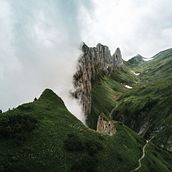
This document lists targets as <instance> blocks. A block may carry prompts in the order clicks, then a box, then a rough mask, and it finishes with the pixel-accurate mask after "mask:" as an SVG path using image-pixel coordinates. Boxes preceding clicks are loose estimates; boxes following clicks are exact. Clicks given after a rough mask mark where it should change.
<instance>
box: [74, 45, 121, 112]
mask: <svg viewBox="0 0 172 172" xmlns="http://www.w3.org/2000/svg"><path fill="white" fill-rule="evenodd" d="M82 52H83V54H82V56H81V58H80V59H79V61H78V66H77V72H76V74H75V75H74V77H73V81H74V86H75V89H76V91H75V93H74V96H75V97H76V98H79V99H80V101H81V103H82V106H83V111H84V113H85V115H88V114H90V112H91V89H92V82H93V81H94V80H95V79H96V77H98V76H99V75H100V74H104V75H109V74H111V73H112V71H113V70H114V69H115V68H117V67H120V66H122V65H123V60H122V55H121V51H120V49H119V48H117V50H116V52H115V53H114V54H113V55H111V53H110V50H109V48H108V47H107V46H104V45H102V44H97V46H96V47H91V48H90V47H88V46H87V45H86V44H84V43H83V46H82Z"/></svg>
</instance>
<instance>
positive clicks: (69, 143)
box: [64, 134, 84, 151]
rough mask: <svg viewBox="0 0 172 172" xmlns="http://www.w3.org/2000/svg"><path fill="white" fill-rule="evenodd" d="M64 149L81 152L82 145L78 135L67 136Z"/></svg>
mask: <svg viewBox="0 0 172 172" xmlns="http://www.w3.org/2000/svg"><path fill="white" fill-rule="evenodd" d="M64 147H65V149H66V150H68V151H83V150H84V144H83V142H82V140H81V139H80V138H79V136H78V135H75V134H68V136H67V139H66V140H65V141H64Z"/></svg>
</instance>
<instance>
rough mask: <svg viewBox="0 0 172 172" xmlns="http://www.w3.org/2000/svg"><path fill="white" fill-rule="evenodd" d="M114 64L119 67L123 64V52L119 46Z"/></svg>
mask: <svg viewBox="0 0 172 172" xmlns="http://www.w3.org/2000/svg"><path fill="white" fill-rule="evenodd" d="M113 65H114V66H117V67H119V66H121V65H123V59H122V54H121V50H120V49H119V48H117V49H116V51H115V53H114V54H113Z"/></svg>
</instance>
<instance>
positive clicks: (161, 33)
mask: <svg viewBox="0 0 172 172" xmlns="http://www.w3.org/2000/svg"><path fill="white" fill-rule="evenodd" d="M171 7H172V1H171V0H0V8H1V10H0V40H1V41H0V109H2V110H7V109H8V108H12V107H16V106H17V105H19V104H21V103H24V102H28V101H32V100H33V98H34V97H36V96H37V97H38V96H39V95H40V93H41V92H42V91H43V90H44V89H45V88H47V87H48V88H52V89H53V90H54V91H55V92H56V93H57V94H58V95H60V96H61V97H62V98H63V99H64V101H65V103H66V104H67V106H68V108H69V109H70V110H71V111H72V112H73V113H76V114H77V115H80V114H81V109H80V107H79V106H78V104H77V102H76V101H71V99H70V98H69V94H68V92H69V90H70V89H72V75H73V73H74V72H75V65H76V61H77V59H78V57H79V55H80V54H81V52H80V50H79V47H80V44H81V42H82V41H84V42H85V43H86V44H88V45H89V46H95V45H96V44H97V43H98V42H100V43H102V44H106V45H108V46H109V47H110V49H111V51H112V52H114V50H115V49H116V48H117V47H120V48H121V51H122V54H123V57H124V59H128V58H130V57H132V56H134V55H136V54H142V55H143V56H146V57H151V56H153V55H154V54H156V53H157V52H159V51H160V50H164V49H167V48H170V47H172V10H171ZM80 118H81V117H80Z"/></svg>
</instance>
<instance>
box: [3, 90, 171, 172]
mask: <svg viewBox="0 0 172 172" xmlns="http://www.w3.org/2000/svg"><path fill="white" fill-rule="evenodd" d="M16 115H20V116H32V117H34V118H35V120H37V124H36V128H34V129H33V130H32V131H29V132H26V133H23V132H22V131H20V130H17V131H18V134H20V136H22V135H24V136H25V139H24V140H21V137H14V138H13V137H9V138H4V137H2V136H1V135H0V136H1V137H0V171H10V172H13V171H25V172H27V171H59V172H61V171H64V172H65V171H71V167H72V166H73V165H74V164H75V163H77V165H78V166H79V164H80V163H82V166H81V169H82V170H81V169H80V170H79V169H78V170H77V171H102V172H104V171H107V172H111V171H113V172H115V171H118V172H120V171H121V172H124V171H129V170H131V169H133V168H135V167H136V166H137V159H138V158H139V157H140V156H141V148H142V146H143V145H144V143H145V141H144V140H143V139H141V138H140V137H139V136H137V135H136V133H135V132H133V131H132V130H130V129H129V128H127V127H126V126H123V125H120V124H118V123H117V124H116V126H117V134H116V135H115V136H113V137H110V136H103V135H101V134H98V133H96V132H95V131H94V130H91V129H89V128H87V127H85V126H84V125H83V124H82V123H81V122H80V121H78V120H77V119H76V118H75V117H74V116H73V115H72V114H71V113H70V112H68V110H67V109H66V108H65V106H64V104H63V102H62V100H61V99H60V98H59V97H58V96H56V95H55V94H54V93H53V92H52V91H51V90H45V91H44V93H43V94H42V95H41V97H40V99H38V100H37V101H34V102H33V103H28V104H24V105H21V106H19V107H18V108H16V109H14V110H12V111H8V112H6V113H3V114H1V116H0V125H1V126H0V130H2V121H3V119H4V118H7V119H8V118H9V117H13V116H16ZM9 127H10V126H9ZM18 127H19V126H18ZM71 133H73V135H77V137H79V139H80V142H82V143H90V142H91V143H92V142H93V143H98V144H100V145H101V146H102V149H101V150H100V151H98V152H97V153H95V154H94V155H89V153H88V152H87V151H86V150H85V149H83V148H82V149H83V150H76V151H69V150H67V149H66V148H65V147H64V141H65V140H66V139H67V137H68V134H71ZM76 143H77V142H76ZM71 144H72V143H71ZM73 146H74V147H75V145H73ZM79 146H80V145H78V147H79ZM153 148H154V146H153ZM75 149H76V148H75ZM77 149H78V148H77ZM90 150H91V151H94V150H95V147H94V146H93V145H92V146H91V147H90ZM151 150H152V148H151ZM155 152H156V154H157V156H161V157H162V161H161V163H159V162H158V161H157V160H155V161H156V163H157V166H156V169H162V171H163V172H165V171H170V170H167V169H168V168H172V167H170V164H168V161H170V159H169V160H167V158H170V155H169V153H167V152H163V154H162V153H161V152H159V150H158V151H157V150H155ZM151 155H152V156H153V154H152V153H150V156H151ZM162 155H163V156H162ZM163 157H165V158H163ZM166 157H167V158H166ZM151 158H152V157H150V158H146V159H145V160H146V162H148V163H150V164H151V162H152V161H153V160H152V159H151ZM92 164H93V165H94V167H91V170H90V169H89V170H88V169H87V170H86V168H88V166H91V165H92ZM150 166H152V168H155V167H154V166H153V165H150ZM78 168H79V167H78ZM145 168H146V167H145Z"/></svg>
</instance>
